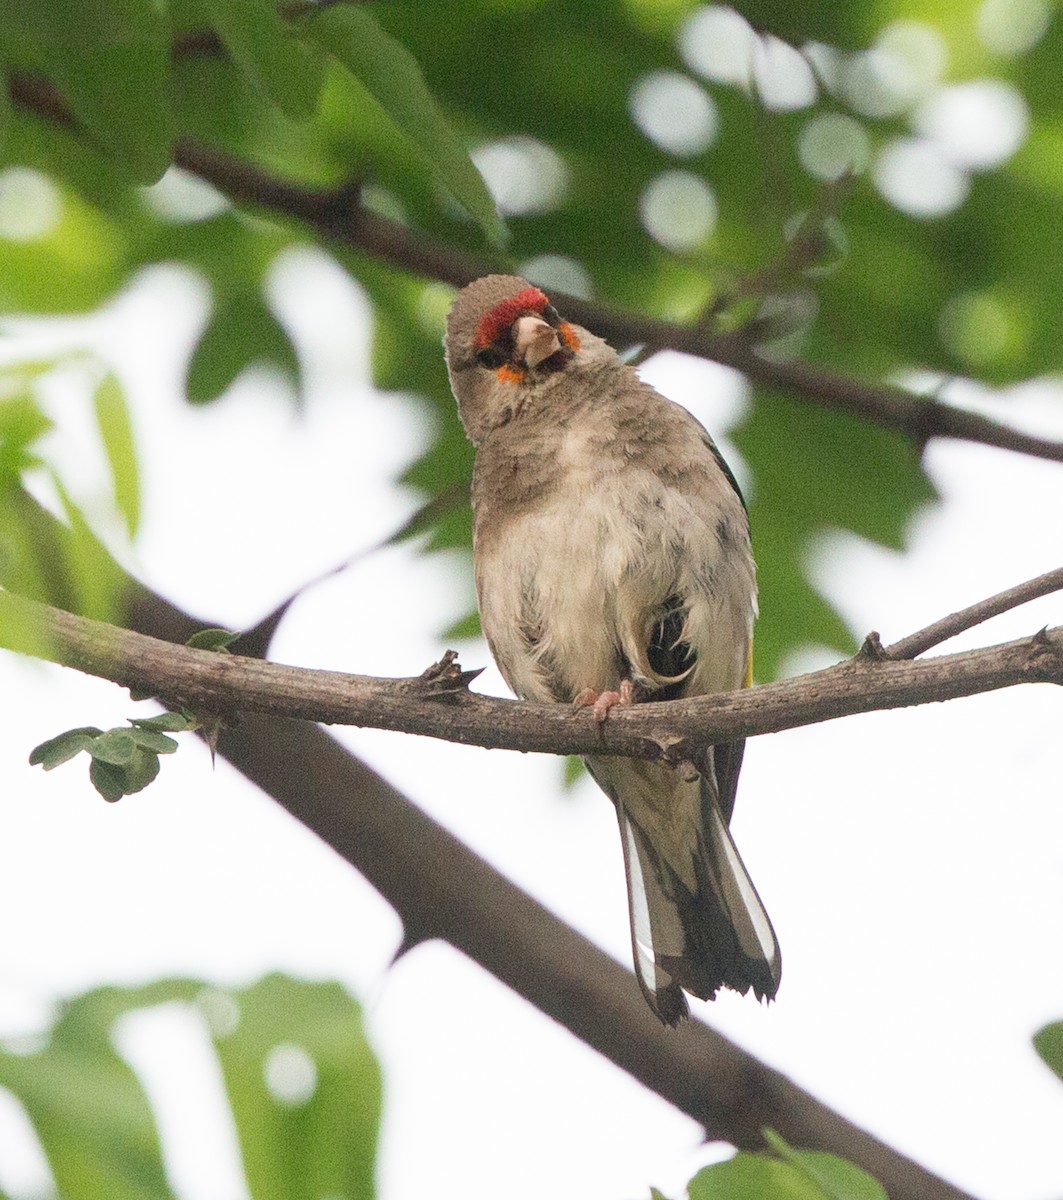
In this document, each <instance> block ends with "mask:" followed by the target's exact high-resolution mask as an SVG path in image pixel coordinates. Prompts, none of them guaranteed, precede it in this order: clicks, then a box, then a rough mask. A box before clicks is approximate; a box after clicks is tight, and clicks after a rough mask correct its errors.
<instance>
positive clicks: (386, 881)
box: [132, 589, 971, 1200]
mask: <svg viewBox="0 0 1063 1200" xmlns="http://www.w3.org/2000/svg"><path fill="white" fill-rule="evenodd" d="M132 624H133V625H134V626H135V627H137V628H138V629H140V630H143V631H144V632H145V633H148V634H154V635H156V636H158V637H161V638H167V639H175V640H181V641H183V640H186V639H187V638H188V637H189V636H191V634H192V633H193V632H195V631H196V629H197V628H202V627H203V626H204V625H206V624H208V623H207V622H198V623H197V622H195V621H193V620H192V618H190V617H188V616H186V615H185V614H184V613H181V612H180V611H179V610H177V609H175V608H174V607H173V606H172V605H170V604H168V603H167V602H166V601H164V600H162V599H161V598H159V597H157V596H153V595H152V594H151V593H148V592H145V591H143V590H140V589H138V600H137V603H136V604H135V606H134V608H133V613H132ZM218 753H219V754H221V755H222V756H223V757H225V758H227V759H228V760H229V761H230V762H231V763H232V764H233V765H234V766H235V767H236V768H237V769H238V770H239V771H241V772H242V773H243V774H244V775H245V776H246V777H247V778H248V779H250V780H251V781H252V782H253V783H256V784H257V785H258V786H259V787H261V788H262V789H263V791H265V792H266V793H267V794H268V795H270V796H272V797H273V798H274V799H275V800H276V801H277V802H278V803H279V804H281V805H282V806H283V807H284V808H286V809H287V810H288V811H289V812H290V813H291V814H292V815H293V816H295V817H296V818H297V819H298V820H299V821H301V822H302V823H303V824H304V825H306V826H307V827H308V828H310V829H311V830H313V831H314V832H315V833H316V834H317V835H318V836H319V837H320V838H321V839H322V840H323V841H324V842H326V843H327V844H328V845H329V846H331V847H332V848H333V849H334V850H335V851H336V852H337V853H338V854H339V855H340V856H341V857H343V858H344V859H346V861H347V862H349V863H350V864H351V865H352V866H353V867H354V868H355V869H356V870H358V871H359V872H360V873H361V874H362V875H364V876H365V878H366V879H367V880H368V881H369V882H370V883H371V884H372V885H373V886H374V887H375V888H376V889H377V890H378V891H379V892H380V893H381V895H383V896H384V897H385V899H387V900H388V902H389V903H390V904H391V905H393V907H394V908H395V910H396V912H397V913H398V914H399V916H400V918H401V919H402V922H403V929H404V939H403V943H404V947H405V948H407V949H409V948H410V947H412V946H414V945H416V944H417V943H419V942H423V941H426V940H429V939H431V938H440V939H442V940H443V941H445V942H448V943H449V944H450V945H451V946H454V947H455V948H456V949H458V950H460V951H461V952H462V953H464V954H466V955H467V956H468V957H469V958H470V959H472V960H473V961H474V962H476V963H479V964H480V966H482V967H483V968H484V969H485V970H487V971H489V972H491V974H493V975H494V976H495V977H496V978H497V979H499V980H500V981H501V982H503V983H505V984H506V985H507V986H509V987H510V988H512V989H513V990H514V991H515V992H517V994H518V995H521V996H523V997H524V998H525V999H527V1000H528V1001H529V1002H530V1003H531V1004H533V1005H535V1007H536V1008H538V1009H539V1010H540V1011H541V1012H543V1013H546V1014H547V1015H548V1016H550V1017H552V1018H553V1019H554V1020H555V1021H557V1022H558V1024H560V1025H561V1026H562V1027H563V1028H566V1029H568V1030H569V1031H570V1032H571V1033H573V1034H574V1035H575V1036H576V1037H578V1038H580V1039H581V1040H582V1041H584V1042H585V1043H586V1044H587V1045H589V1046H591V1047H593V1048H594V1049H595V1050H597V1051H598V1052H599V1053H600V1054H602V1055H603V1056H604V1057H605V1058H608V1059H609V1060H610V1061H612V1062H613V1063H615V1064H616V1065H617V1066H618V1067H620V1069H621V1070H623V1071H626V1072H627V1073H628V1074H630V1075H631V1076H632V1077H633V1078H635V1079H637V1080H639V1082H641V1083H642V1084H644V1085H645V1086H646V1087H648V1088H650V1089H652V1090H653V1091H654V1092H656V1093H657V1094H658V1095H659V1096H661V1097H662V1099H664V1100H666V1101H668V1102H669V1103H670V1104H672V1105H674V1106H675V1107H676V1108H677V1109H679V1110H680V1111H681V1112H684V1113H686V1114H687V1115H688V1116H691V1117H693V1118H694V1119H695V1120H696V1121H698V1122H699V1123H700V1124H701V1125H702V1126H703V1128H704V1129H705V1133H706V1136H707V1137H708V1138H710V1139H714V1138H718V1139H722V1140H723V1141H726V1142H729V1143H731V1144H732V1145H734V1146H737V1147H738V1148H739V1149H745V1150H762V1149H763V1148H764V1141H763V1137H762V1134H761V1130H763V1129H764V1128H765V1127H768V1128H771V1129H775V1130H777V1131H778V1132H779V1133H780V1134H782V1136H783V1137H784V1138H786V1140H787V1141H788V1142H789V1143H790V1144H791V1145H793V1146H798V1147H801V1148H804V1149H819V1150H824V1151H828V1152H830V1153H832V1154H838V1155H841V1156H842V1157H844V1158H847V1159H849V1160H850V1161H851V1162H855V1163H857V1164H858V1165H859V1166H861V1167H863V1168H864V1170H866V1171H868V1172H869V1173H870V1174H871V1175H873V1176H874V1177H875V1178H876V1179H878V1180H879V1181H880V1182H881V1183H882V1184H883V1186H884V1187H885V1188H886V1190H887V1191H888V1193H889V1195H890V1197H891V1200H971V1197H970V1196H969V1195H968V1194H967V1193H965V1192H963V1191H961V1190H960V1189H958V1188H955V1187H953V1186H952V1185H951V1184H949V1183H946V1182H945V1181H944V1180H942V1179H940V1178H939V1177H937V1176H935V1175H933V1174H931V1173H930V1172H929V1171H926V1170H925V1169H924V1168H923V1167H920V1166H919V1165H918V1164H916V1163H914V1162H912V1161H911V1160H910V1159H907V1158H905V1157H903V1156H902V1155H900V1154H898V1153H897V1152H896V1151H895V1150H893V1149H891V1148H890V1147H889V1146H887V1145H885V1144H884V1143H882V1142H881V1141H879V1140H878V1139H877V1138H875V1137H872V1136H871V1135H870V1134H868V1133H867V1132H865V1131H864V1130H862V1129H860V1128H859V1127H857V1126H855V1125H853V1124H852V1123H851V1122H850V1121H848V1120H847V1119H846V1118H845V1117H843V1116H841V1115H840V1114H838V1113H836V1112H834V1111H833V1110H832V1109H830V1108H828V1107H827V1106H826V1105H824V1104H822V1103H821V1102H820V1101H818V1100H816V1099H815V1097H813V1096H811V1095H810V1094H809V1093H808V1092H806V1091H804V1090H803V1089H802V1088H799V1087H797V1086H796V1085H795V1084H794V1083H792V1082H791V1081H790V1080H789V1079H787V1078H786V1077H785V1076H784V1075H782V1074H781V1073H780V1072H778V1071H775V1070H773V1069H772V1068H770V1067H768V1066H766V1065H765V1064H764V1063H761V1062H760V1061H758V1060H757V1059H756V1058H754V1057H753V1056H752V1055H750V1054H748V1053H746V1052H745V1051H744V1050H742V1049H740V1048H739V1047H738V1046H736V1045H735V1044H734V1043H733V1042H731V1041H729V1040H728V1039H727V1038H725V1037H723V1036H722V1035H721V1034H719V1033H717V1032H716V1031H715V1030H713V1029H711V1028H709V1026H707V1025H705V1024H703V1023H702V1022H701V1021H698V1020H690V1021H687V1022H685V1023H684V1025H683V1026H681V1027H680V1028H679V1029H678V1030H672V1029H666V1028H665V1027H664V1026H662V1025H661V1023H660V1022H659V1021H658V1020H657V1019H656V1018H655V1017H654V1016H653V1015H652V1013H650V1011H649V1009H648V1008H647V1007H646V1004H645V1002H644V1001H643V999H642V997H641V995H640V993H639V990H638V987H637V985H636V983H635V981H634V978H633V977H632V975H631V974H630V973H629V972H628V971H627V970H625V969H624V968H623V967H621V966H619V965H618V964H617V963H615V962H614V961H613V960H612V959H611V958H609V957H608V956H607V955H605V954H603V953H602V951H601V950H599V949H598V948H597V947H596V946H594V945H593V944H592V943H591V942H588V941H587V939H586V938H584V937H582V936H581V935H580V934H578V933H576V932H575V930H573V929H571V928H570V927H569V926H568V925H565V924H564V923H563V922H561V921H559V920H558V919H557V918H556V917H555V916H553V915H552V914H551V913H549V912H547V911H546V909H544V908H543V907H542V906H541V905H540V904H539V903H538V902H537V901H535V900H534V899H532V898H531V897H530V896H529V895H528V894H527V893H526V892H523V891H521V889H519V888H517V887H516V886H515V885H514V884H512V883H510V882H509V880H507V879H505V878H504V877H503V876H502V875H500V874H499V873H498V872H497V871H496V870H495V869H494V868H493V867H491V866H490V865H489V864H488V863H486V862H484V860H483V859H482V858H480V857H479V856H477V855H476V854H474V853H473V852H472V851H471V850H469V849H468V848H467V847H466V846H464V845H463V844H462V843H461V842H459V841H458V840H457V839H456V838H454V837H453V835H451V834H450V833H448V832H447V831H446V830H445V829H443V828H442V826H440V825H438V824H437V823H436V822H435V821H433V820H432V819H431V818H430V817H428V816H426V815H425V814H424V813H423V812H421V810H420V809H418V808H417V807H416V806H415V805H414V804H413V803H412V802H411V801H409V800H408V799H407V798H406V797H405V796H403V795H402V794H401V793H400V792H398V791H397V790H396V789H395V788H393V787H392V786H391V785H390V784H389V783H388V782H387V781H386V780H384V779H382V778H381V777H380V776H379V775H378V774H377V773H376V772H375V771H373V770H372V769H371V768H370V767H368V766H366V765H365V764H364V763H362V762H361V761H360V760H359V759H357V758H356V757H355V756H354V755H352V754H351V753H349V752H348V751H346V750H344V749H343V748H342V747H341V746H340V745H339V744H338V743H337V742H336V741H335V740H334V739H333V738H332V737H330V736H329V734H328V733H326V732H325V731H324V730H322V729H320V728H318V727H317V726H315V725H311V724H307V723H305V722H295V721H288V720H284V719H276V718H269V717H265V716H259V715H255V716H250V717H245V718H244V719H242V720H241V722H240V724H239V725H238V726H237V727H235V728H233V729H228V730H225V731H223V733H222V735H221V738H220V740H219V743H218Z"/></svg>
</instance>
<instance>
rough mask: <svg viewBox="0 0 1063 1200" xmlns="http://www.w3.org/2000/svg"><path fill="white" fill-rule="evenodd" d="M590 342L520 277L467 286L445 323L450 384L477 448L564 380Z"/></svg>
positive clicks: (490, 278)
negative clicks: (531, 398) (534, 397)
mask: <svg viewBox="0 0 1063 1200" xmlns="http://www.w3.org/2000/svg"><path fill="white" fill-rule="evenodd" d="M589 341H590V342H594V343H597V344H598V345H604V343H600V342H599V339H597V338H592V337H591V335H590V334H588V333H587V332H586V330H583V329H579V328H577V327H576V326H574V325H571V324H569V322H568V321H564V320H562V319H561V317H560V316H559V314H558V312H557V310H556V309H555V308H554V306H553V305H552V304H551V303H550V300H549V298H548V297H547V296H546V294H545V293H544V292H542V291H540V289H539V288H537V287H533V286H532V284H530V283H529V282H528V281H527V280H526V279H521V278H520V276H518V275H486V276H485V277H484V278H483V279H477V280H476V282H475V283H470V284H469V286H468V287H467V288H465V289H464V290H463V291H462V292H461V293H460V294H459V295H458V298H457V299H456V300H455V301H454V303H453V305H452V306H451V309H450V313H449V315H448V317H447V335H446V353H447V370H448V371H449V373H450V386H451V388H452V389H453V392H454V397H455V399H456V400H457V402H458V412H459V414H460V415H461V420H462V424H463V425H464V426H465V430H466V432H467V433H468V435H469V438H470V439H471V440H472V442H473V443H474V444H477V445H478V444H479V443H480V442H481V441H482V440H483V438H484V437H486V435H487V434H488V433H489V432H490V430H491V429H493V428H495V427H496V426H498V425H504V424H507V423H508V422H509V421H511V420H512V419H513V417H514V416H515V415H516V414H517V413H518V412H519V411H520V409H521V408H522V407H523V404H524V401H525V399H526V397H527V396H528V395H529V394H530V393H531V392H532V391H533V390H538V389H540V388H541V387H543V385H544V384H548V383H549V381H551V380H552V379H555V378H556V377H558V376H561V375H563V374H564V372H565V371H566V370H568V369H569V367H570V366H571V365H572V364H573V363H574V362H575V361H576V359H577V356H578V355H579V354H580V352H581V348H583V347H584V346H585V345H586V343H588V342H589Z"/></svg>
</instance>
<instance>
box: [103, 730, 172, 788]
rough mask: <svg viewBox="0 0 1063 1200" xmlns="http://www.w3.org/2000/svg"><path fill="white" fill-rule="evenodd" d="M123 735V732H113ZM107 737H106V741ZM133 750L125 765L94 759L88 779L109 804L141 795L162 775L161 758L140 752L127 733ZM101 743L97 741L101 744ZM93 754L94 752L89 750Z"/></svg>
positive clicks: (142, 750)
mask: <svg viewBox="0 0 1063 1200" xmlns="http://www.w3.org/2000/svg"><path fill="white" fill-rule="evenodd" d="M111 732H112V733H115V734H118V733H121V732H122V731H121V730H112V731H111ZM106 736H107V735H106V734H105V735H104V737H106ZM125 736H126V737H127V738H128V739H129V741H130V743H131V744H132V746H133V749H132V752H131V754H130V756H129V758H128V759H127V760H125V761H123V762H114V761H108V760H107V759H105V758H103V757H101V756H97V755H93V759H92V766H91V767H90V768H89V779H90V780H91V781H92V785H93V787H94V788H95V789H96V790H97V791H98V792H99V793H100V795H101V796H102V797H103V798H104V800H107V801H108V802H110V803H112V804H113V803H114V802H115V801H116V800H121V798H122V797H123V796H130V795H132V794H133V793H134V792H139V791H142V790H143V789H144V788H146V787H147V786H148V784H149V783H151V782H152V781H153V780H154V779H155V777H156V776H157V775H158V773H159V757H158V755H157V754H154V753H152V752H151V751H149V750H144V749H141V747H139V746H138V745H136V743H135V742H134V741H133V739H132V737H131V736H130V735H129V734H128V733H126V734H125ZM99 740H101V739H97V741H99ZM90 753H91V748H90Z"/></svg>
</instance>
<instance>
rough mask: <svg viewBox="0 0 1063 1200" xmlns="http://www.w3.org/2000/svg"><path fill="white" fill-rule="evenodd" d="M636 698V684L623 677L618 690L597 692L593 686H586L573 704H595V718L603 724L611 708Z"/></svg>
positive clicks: (629, 702)
mask: <svg viewBox="0 0 1063 1200" xmlns="http://www.w3.org/2000/svg"><path fill="white" fill-rule="evenodd" d="M634 698H635V685H634V684H633V683H632V682H631V680H630V679H623V680H621V682H620V690H619V691H618V692H596V691H595V690H594V689H593V688H584V689H583V690H582V691H581V692H580V693H579V694H578V695H577V696H576V698H575V699H574V700H573V701H572V706H573V708H586V707H588V706H590V705H593V706H594V719H595V720H596V721H597V722H598V724H599V725H601V724H602V723H603V722H604V721H605V719H606V717H608V716H609V710H610V709H612V708H615V707H616V705H618V704H631V703H633V701H634Z"/></svg>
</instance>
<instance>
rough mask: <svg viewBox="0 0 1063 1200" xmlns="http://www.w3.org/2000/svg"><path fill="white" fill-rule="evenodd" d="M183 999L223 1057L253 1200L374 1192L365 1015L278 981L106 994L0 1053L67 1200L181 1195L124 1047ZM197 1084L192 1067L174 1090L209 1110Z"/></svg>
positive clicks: (315, 988) (353, 1198) (360, 1198)
mask: <svg viewBox="0 0 1063 1200" xmlns="http://www.w3.org/2000/svg"><path fill="white" fill-rule="evenodd" d="M173 1004H178V1005H181V1006H183V1007H185V1008H186V1009H187V1010H188V1012H189V1013H190V1014H191V1015H192V1016H193V1017H198V1018H199V1022H200V1024H201V1026H202V1029H203V1033H204V1043H205V1045H204V1049H205V1050H206V1052H207V1054H209V1053H210V1048H212V1050H213V1054H214V1055H215V1057H216V1060H217V1064H218V1067H220V1072H221V1078H222V1081H223V1083H224V1088H225V1094H226V1098H227V1100H228V1103H229V1107H230V1110H231V1115H232V1122H233V1125H234V1126H235V1132H236V1137H237V1142H238V1150H239V1157H240V1161H241V1163H242V1166H243V1171H244V1175H245V1178H246V1180H247V1190H248V1194H249V1195H250V1196H251V1197H252V1200H320V1198H321V1197H322V1196H337V1197H338V1196H344V1197H348V1198H349V1200H369V1197H372V1196H374V1195H375V1194H376V1187H375V1180H374V1165H375V1161H376V1143H377V1134H378V1129H379V1125H380V1110H381V1079H380V1070H379V1067H378V1066H377V1062H376V1059H375V1057H374V1055H373V1051H372V1049H371V1048H370V1046H369V1043H368V1042H367V1041H366V1038H365V1034H364V1032H363V1029H362V1018H361V1009H360V1008H359V1006H358V1004H357V1003H356V1002H355V1001H354V1000H353V999H351V997H350V996H349V995H348V994H347V992H346V991H344V989H343V988H342V987H341V986H340V985H339V984H338V983H305V982H302V981H299V980H295V979H290V978H288V977H286V976H283V975H269V976H267V977H266V978H264V979H261V980H259V981H258V982H257V983H254V984H251V985H250V986H249V987H246V988H229V989H225V990H224V991H223V990H221V989H218V988H216V987H213V986H212V985H209V984H205V983H201V982H195V981H193V980H187V979H174V980H161V981H159V982H156V983H151V984H147V985H145V986H143V987H138V988H117V987H104V988H97V989H95V990H93V991H91V992H86V993H84V994H83V995H81V996H76V997H74V998H73V999H72V1000H70V1001H68V1002H67V1003H65V1004H64V1005H63V1007H62V1009H61V1011H60V1012H59V1014H58V1017H57V1019H56V1021H55V1023H54V1025H53V1026H52V1028H51V1030H50V1031H49V1032H48V1035H47V1038H46V1040H45V1042H44V1044H43V1045H42V1046H37V1047H33V1048H29V1049H27V1047H25V1046H19V1047H18V1048H17V1049H15V1048H12V1049H4V1050H0V1086H2V1087H4V1088H6V1089H7V1090H8V1091H9V1092H10V1093H11V1094H12V1095H13V1096H14V1097H15V1098H16V1099H17V1100H18V1101H19V1102H20V1103H21V1105H22V1107H23V1109H24V1110H25V1113H26V1115H27V1116H28V1118H29V1121H30V1124H31V1125H32V1127H33V1131H34V1132H35V1133H36V1135H37V1138H38V1140H39V1143H40V1146H41V1149H42V1150H43V1152H44V1157H45V1159H46V1161H47V1163H48V1166H49V1168H50V1170H51V1174H52V1177H53V1179H54V1182H55V1193H56V1194H57V1195H59V1196H63V1197H67V1198H68V1200H116V1198H117V1197H121V1198H122V1200H166V1198H170V1197H174V1196H175V1195H176V1193H175V1191H174V1190H173V1188H172V1187H171V1183H170V1181H169V1180H168V1178H167V1175H166V1170H165V1167H164V1164H163V1158H162V1153H161V1148H160V1141H159V1131H158V1129H157V1127H156V1124H155V1118H154V1115H153V1111H152V1106H151V1104H150V1103H149V1097H148V1095H146V1094H145V1091H144V1087H143V1085H142V1083H141V1081H140V1079H139V1078H138V1076H137V1075H136V1074H135V1073H134V1071H133V1070H132V1069H131V1067H130V1066H129V1064H128V1063H127V1061H126V1060H125V1058H123V1056H122V1054H121V1053H120V1051H119V1049H118V1048H116V1047H119V1046H121V1043H122V1038H121V1024H122V1021H123V1018H125V1017H127V1016H128V1015H129V1014H132V1013H137V1012H139V1011H140V1010H145V1009H149V1010H150V1009H154V1008H158V1007H159V1006H161V1005H173ZM205 1057H206V1056H205ZM208 1066H209V1063H208V1062H204V1066H203V1069H204V1070H206V1069H208ZM196 1083H197V1081H196V1079H195V1072H194V1069H193V1070H192V1071H191V1072H190V1074H189V1077H186V1078H174V1077H168V1078H167V1079H166V1081H165V1084H164V1086H165V1088H166V1091H167V1092H168V1093H169V1095H170V1099H171V1101H172V1100H173V1099H174V1098H175V1097H177V1096H178V1095H179V1094H180V1093H182V1092H183V1093H184V1100H183V1102H184V1103H185V1104H188V1103H191V1104H199V1103H200V1101H199V1099H198V1097H197V1096H196V1092H195V1088H196Z"/></svg>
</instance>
